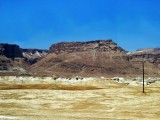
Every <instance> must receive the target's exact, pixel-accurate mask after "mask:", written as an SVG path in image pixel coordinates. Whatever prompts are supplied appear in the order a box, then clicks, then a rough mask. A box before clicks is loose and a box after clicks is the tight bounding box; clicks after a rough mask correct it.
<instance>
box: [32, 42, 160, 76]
mask: <svg viewBox="0 0 160 120" xmlns="http://www.w3.org/2000/svg"><path fill="white" fill-rule="evenodd" d="M49 52H50V53H49V54H48V55H47V56H46V57H44V58H43V59H41V60H40V61H38V62H37V63H35V64H34V65H32V66H31V67H30V69H31V70H32V71H33V73H34V74H41V75H42V74H44V75H52V74H56V75H64V76H66V75H67V76H68V75H69V76H72V75H80V76H110V75H128V76H129V75H141V73H142V67H141V61H142V59H143V58H144V57H143V56H144V55H143V54H140V55H139V57H138V56H137V54H135V53H134V54H133V53H130V54H128V53H127V52H126V51H125V50H124V49H123V48H121V47H120V46H118V45H117V44H116V43H115V42H114V41H112V40H96V41H88V42H61V43H57V44H53V45H52V46H51V47H50V50H49ZM146 54H150V53H148V52H147V53H146ZM152 54H154V53H152ZM155 56H156V57H158V59H159V54H156V55H155ZM151 58H152V59H155V57H154V56H151ZM135 59H137V60H136V61H134V60H135ZM156 59H157V58H156ZM145 64H146V68H145V70H146V74H148V75H158V74H159V72H158V71H159V70H158V69H159V67H158V64H159V62H158V61H157V62H156V63H153V62H151V61H150V59H147V61H146V63H145ZM37 68H38V69H37Z"/></svg>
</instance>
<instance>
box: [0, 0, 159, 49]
mask: <svg viewBox="0 0 160 120" xmlns="http://www.w3.org/2000/svg"><path fill="white" fill-rule="evenodd" d="M98 39H104V40H105V39H113V41H115V42H116V43H118V45H119V46H121V47H123V48H124V49H126V50H128V51H134V50H136V49H138V48H151V47H160V0H0V43H14V44H19V45H20V46H21V47H23V48H43V49H44V48H45V49H48V48H49V47H50V45H51V44H53V43H57V42H62V41H88V40H98Z"/></svg>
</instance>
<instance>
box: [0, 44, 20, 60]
mask: <svg viewBox="0 0 160 120" xmlns="http://www.w3.org/2000/svg"><path fill="white" fill-rule="evenodd" d="M0 55H4V56H6V57H7V58H12V59H14V58H16V57H22V50H21V48H20V47H19V46H18V45H14V44H0Z"/></svg>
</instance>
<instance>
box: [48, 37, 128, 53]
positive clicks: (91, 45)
mask: <svg viewBox="0 0 160 120" xmlns="http://www.w3.org/2000/svg"><path fill="white" fill-rule="evenodd" d="M93 50H95V51H99V52H111V53H120V52H123V53H125V52H126V51H125V50H124V49H122V48H121V47H119V46H117V44H116V43H115V42H113V41H112V40H96V41H88V42H61V43H58V44H53V45H52V46H51V47H50V52H51V53H55V54H59V53H63V52H68V53H72V52H85V51H93Z"/></svg>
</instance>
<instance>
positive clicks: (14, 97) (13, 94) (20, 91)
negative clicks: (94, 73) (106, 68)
mask: <svg viewBox="0 0 160 120" xmlns="http://www.w3.org/2000/svg"><path fill="white" fill-rule="evenodd" d="M12 119H14V120H159V119H160V83H159V82H157V83H153V84H150V85H147V86H146V87H145V93H142V84H138V83H137V82H135V81H133V82H132V81H127V80H126V81H125V82H122V83H118V82H116V81H113V80H106V79H105V78H103V79H102V78H88V79H83V80H65V79H64V78H63V79H56V80H54V79H53V78H32V77H27V78H22V77H0V120H12Z"/></svg>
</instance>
